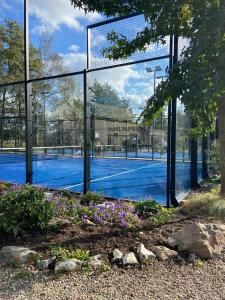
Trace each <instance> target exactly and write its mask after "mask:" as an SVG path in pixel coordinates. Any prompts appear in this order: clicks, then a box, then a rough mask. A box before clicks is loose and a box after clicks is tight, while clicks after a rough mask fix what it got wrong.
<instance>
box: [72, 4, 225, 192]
mask: <svg viewBox="0 0 225 300" xmlns="http://www.w3.org/2000/svg"><path fill="white" fill-rule="evenodd" d="M71 3H72V4H73V5H74V6H77V7H79V8H83V9H85V11H86V12H93V11H97V12H100V13H104V14H105V15H106V16H108V17H112V16H124V15H129V14H132V13H143V14H144V16H145V19H146V22H147V23H148V26H146V27H145V28H144V29H143V30H142V31H140V32H138V33H137V35H136V37H135V38H134V39H133V40H129V39H128V38H126V37H125V36H123V35H120V34H118V33H115V32H111V33H109V34H108V39H109V40H110V41H111V43H112V46H111V47H109V48H108V49H104V50H103V53H104V55H105V56H106V57H108V58H110V59H118V58H124V57H128V56H130V55H131V54H132V53H134V52H135V51H137V50H139V51H145V50H146V45H148V44H150V43H154V42H158V41H161V42H164V41H165V37H166V36H168V35H177V36H183V37H186V38H189V39H190V45H189V46H188V48H187V49H185V50H184V51H183V59H182V60H181V61H179V62H178V64H177V65H176V66H175V67H173V68H172V69H170V70H169V77H168V79H167V80H166V81H164V82H162V83H161V84H160V85H159V86H158V88H157V90H156V93H155V95H154V97H151V98H150V99H149V100H148V103H147V106H146V109H145V110H144V112H143V114H142V115H143V117H144V118H145V119H146V120H150V121H151V120H152V118H154V117H156V116H158V114H159V112H160V111H161V109H162V107H163V105H165V104H167V103H168V102H169V101H171V99H173V98H179V99H180V101H181V102H182V103H183V104H184V105H185V109H186V111H187V113H188V114H190V115H191V117H192V118H193V119H194V121H195V123H196V125H197V129H196V132H198V133H200V132H201V133H204V134H206V133H207V132H209V131H211V130H213V129H214V124H215V117H216V115H218V120H219V139H220V162H221V170H222V172H221V194H222V195H223V196H225V155H224V154H225V76H224V74H225V64H224V61H225V1H224V0H192V1H191V0H161V1H158V0H151V1H146V0H124V1H121V0H113V1H110V5H109V1H107V0H102V1H95V0H71Z"/></svg>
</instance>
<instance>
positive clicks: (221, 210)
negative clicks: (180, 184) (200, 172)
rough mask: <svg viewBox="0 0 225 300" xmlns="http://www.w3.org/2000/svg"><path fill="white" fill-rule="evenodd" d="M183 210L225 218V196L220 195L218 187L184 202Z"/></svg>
mask: <svg viewBox="0 0 225 300" xmlns="http://www.w3.org/2000/svg"><path fill="white" fill-rule="evenodd" d="M182 210H183V211H184V212H188V213H202V214H204V215H207V216H210V217H214V218H219V219H223V220H225V198H224V197H221V196H220V194H219V187H218V188H216V189H214V190H212V191H210V192H207V193H198V194H195V195H194V196H193V197H192V198H191V199H189V200H187V201H186V202H185V203H184V205H183V206H182Z"/></svg>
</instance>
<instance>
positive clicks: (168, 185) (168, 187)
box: [166, 35, 173, 207]
mask: <svg viewBox="0 0 225 300" xmlns="http://www.w3.org/2000/svg"><path fill="white" fill-rule="evenodd" d="M172 65H173V36H172V35H171V36H170V60H169V68H171V67H172ZM166 171H167V174H166V175H167V176H166V206H167V207H170V206H171V178H170V177H171V102H169V104H168V118H167V168H166Z"/></svg>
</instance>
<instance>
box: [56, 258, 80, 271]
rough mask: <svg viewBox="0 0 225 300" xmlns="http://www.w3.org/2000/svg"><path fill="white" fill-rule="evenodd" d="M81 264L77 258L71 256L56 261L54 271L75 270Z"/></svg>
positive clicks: (78, 268)
mask: <svg viewBox="0 0 225 300" xmlns="http://www.w3.org/2000/svg"><path fill="white" fill-rule="evenodd" d="M81 266H82V262H81V261H80V260H79V259H76V258H71V259H68V260H65V261H60V262H57V263H56V265H55V272H59V271H67V272H71V271H77V270H80V269H81Z"/></svg>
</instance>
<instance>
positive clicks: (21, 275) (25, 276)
mask: <svg viewBox="0 0 225 300" xmlns="http://www.w3.org/2000/svg"><path fill="white" fill-rule="evenodd" d="M30 277H31V273H30V272H28V271H20V272H18V273H16V274H15V275H14V277H13V279H14V280H26V279H28V278H30Z"/></svg>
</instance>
